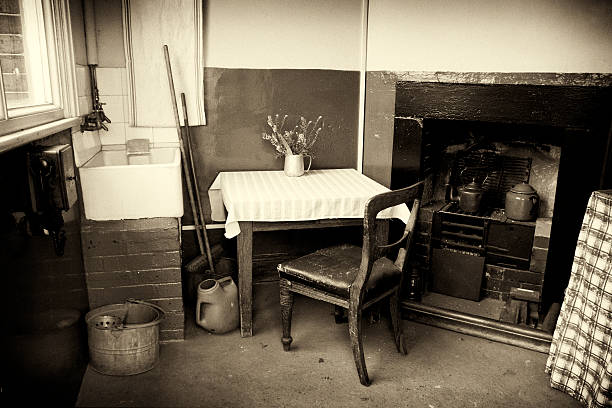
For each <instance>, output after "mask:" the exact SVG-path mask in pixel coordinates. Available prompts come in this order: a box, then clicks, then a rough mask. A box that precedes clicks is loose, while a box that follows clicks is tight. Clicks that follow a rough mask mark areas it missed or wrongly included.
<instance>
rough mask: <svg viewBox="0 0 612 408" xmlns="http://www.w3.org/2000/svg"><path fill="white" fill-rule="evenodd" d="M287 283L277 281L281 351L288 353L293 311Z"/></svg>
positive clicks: (283, 280)
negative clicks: (281, 328) (281, 329)
mask: <svg viewBox="0 0 612 408" xmlns="http://www.w3.org/2000/svg"><path fill="white" fill-rule="evenodd" d="M289 285H290V283H289V281H288V280H286V279H280V280H279V288H280V309H281V325H282V326H283V337H282V338H281V341H282V342H283V350H285V351H289V349H290V348H291V342H292V341H293V339H292V338H291V313H292V311H293V292H291V291H290V290H289Z"/></svg>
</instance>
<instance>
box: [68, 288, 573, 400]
mask: <svg viewBox="0 0 612 408" xmlns="http://www.w3.org/2000/svg"><path fill="white" fill-rule="evenodd" d="M254 296H255V312H254V316H255V335H254V336H253V337H251V338H244V339H243V338H241V337H240V334H239V331H238V330H236V331H234V332H231V333H228V334H225V335H212V334H209V333H207V332H205V331H204V330H202V329H200V328H199V327H197V326H195V325H194V324H193V323H191V322H192V314H191V315H190V318H189V319H188V323H187V327H186V336H185V337H186V339H185V341H184V342H177V343H169V344H162V345H161V350H160V358H159V363H158V365H157V366H156V367H155V368H154V369H153V370H151V371H149V372H147V373H143V374H139V375H136V376H131V377H112V376H105V375H101V374H98V373H96V372H95V371H93V370H92V369H91V367H88V369H87V372H86V374H85V376H84V378H83V382H82V385H81V390H80V394H79V397H78V400H77V406H81V407H87V406H105V407H123V406H146V407H151V406H155V407H277V406H282V407H313V406H326V407H327V406H330V407H355V406H360V407H361V406H372V407H380V406H386V407H425V408H438V407H538V408H544V407H555V408H556V407H579V406H580V404H579V403H578V402H577V401H576V400H574V399H572V398H571V397H569V396H568V395H566V394H564V393H562V392H559V391H557V390H554V389H551V388H550V383H549V377H548V375H547V374H545V373H544V366H545V364H546V358H547V355H546V354H542V353H537V352H533V351H529V350H525V349H521V348H517V347H513V346H508V345H505V344H500V343H495V342H491V341H488V340H483V339H479V338H475V337H470V336H466V335H461V334H458V333H455V332H451V331H447V330H443V329H438V328H435V327H430V326H425V325H421V324H417V323H413V322H410V321H404V327H405V333H406V336H407V339H408V343H409V352H408V355H407V356H403V355H400V354H398V353H397V351H396V350H395V345H394V342H393V339H392V336H391V331H390V330H389V327H388V320H387V319H386V317H384V316H383V318H382V319H381V321H379V322H376V323H369V322H368V320H364V322H363V329H364V348H365V355H366V363H367V368H368V372H369V374H370V378H371V380H372V381H373V383H372V385H371V386H370V387H363V386H362V385H360V383H359V379H358V377H357V372H356V369H355V365H354V362H353V357H352V353H351V348H350V342H349V337H348V329H347V325H346V324H338V325H337V324H335V323H334V319H333V308H332V306H330V305H327V304H325V303H322V302H317V301H313V300H311V299H308V298H304V297H296V302H295V306H294V317H293V332H292V335H293V338H294V342H293V346H292V351H291V352H289V353H286V352H284V351H283V350H282V345H281V342H280V317H279V307H278V285H277V284H260V285H256V286H255V288H254Z"/></svg>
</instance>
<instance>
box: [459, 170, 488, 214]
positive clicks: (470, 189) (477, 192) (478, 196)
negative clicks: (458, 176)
mask: <svg viewBox="0 0 612 408" xmlns="http://www.w3.org/2000/svg"><path fill="white" fill-rule="evenodd" d="M457 190H458V191H459V208H461V209H462V210H463V211H465V212H468V213H475V212H477V211H478V209H479V208H480V201H481V200H482V195H483V193H484V188H483V187H482V185H481V184H478V183H476V179H475V178H474V179H472V182H471V183H469V184H464V185H463V186H461V187H459V188H457Z"/></svg>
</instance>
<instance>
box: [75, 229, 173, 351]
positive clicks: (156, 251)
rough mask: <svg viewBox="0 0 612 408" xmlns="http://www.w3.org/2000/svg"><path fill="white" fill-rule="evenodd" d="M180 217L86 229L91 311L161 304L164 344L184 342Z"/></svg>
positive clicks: (85, 257) (85, 260)
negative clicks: (127, 303)
mask: <svg viewBox="0 0 612 408" xmlns="http://www.w3.org/2000/svg"><path fill="white" fill-rule="evenodd" d="M179 236H180V234H179V225H178V220H177V219H176V218H148V219H142V220H121V221H89V220H86V221H84V222H83V223H82V226H81V240H82V247H83V263H84V266H85V277H86V281H87V292H88V295H89V306H90V308H91V309H94V308H97V307H100V306H103V305H107V304H113V303H123V302H124V301H125V300H126V299H127V298H135V299H139V300H145V301H148V302H151V303H154V304H156V305H158V306H160V307H161V308H162V309H164V311H165V312H166V316H165V318H164V320H163V321H162V323H161V325H160V341H171V340H183V339H184V324H185V314H184V309H183V298H182V286H181V252H180V239H179Z"/></svg>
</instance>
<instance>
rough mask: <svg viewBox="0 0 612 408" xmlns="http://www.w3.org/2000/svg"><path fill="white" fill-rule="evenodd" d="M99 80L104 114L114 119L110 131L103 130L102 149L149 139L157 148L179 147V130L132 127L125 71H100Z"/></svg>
mask: <svg viewBox="0 0 612 408" xmlns="http://www.w3.org/2000/svg"><path fill="white" fill-rule="evenodd" d="M96 79H97V82H98V91H99V93H100V102H102V103H104V105H103V106H102V107H103V109H104V113H105V114H106V116H108V118H109V119H110V120H111V123H110V124H107V126H108V132H107V131H104V130H100V132H99V133H100V140H101V142H102V148H103V149H105V150H107V149H108V150H111V149H117V148H123V145H125V143H126V141H127V140H130V139H149V141H150V143H151V144H152V145H153V146H154V147H167V146H178V135H177V131H176V128H150V127H131V126H129V123H128V122H129V113H128V112H129V106H128V97H127V95H128V92H127V89H128V85H127V72H126V69H125V68H97V69H96Z"/></svg>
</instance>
